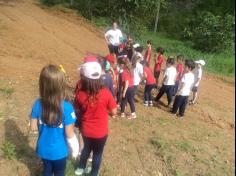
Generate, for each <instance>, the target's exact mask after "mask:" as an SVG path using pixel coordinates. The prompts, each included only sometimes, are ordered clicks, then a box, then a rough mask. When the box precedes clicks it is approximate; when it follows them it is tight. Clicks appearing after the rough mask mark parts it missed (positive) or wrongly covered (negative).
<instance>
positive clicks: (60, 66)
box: [59, 65, 66, 74]
mask: <svg viewBox="0 0 236 176" xmlns="http://www.w3.org/2000/svg"><path fill="white" fill-rule="evenodd" d="M59 68H60V70H61V71H62V72H63V73H65V74H66V71H65V69H64V68H63V66H62V65H59Z"/></svg>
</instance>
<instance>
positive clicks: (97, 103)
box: [75, 57, 116, 175]
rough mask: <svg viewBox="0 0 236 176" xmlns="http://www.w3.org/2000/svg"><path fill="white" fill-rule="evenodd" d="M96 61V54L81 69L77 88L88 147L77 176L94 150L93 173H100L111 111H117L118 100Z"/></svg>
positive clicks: (85, 140)
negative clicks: (102, 75)
mask: <svg viewBox="0 0 236 176" xmlns="http://www.w3.org/2000/svg"><path fill="white" fill-rule="evenodd" d="M96 60H97V59H96V57H90V59H87V62H85V63H84V64H82V65H81V67H80V68H79V72H80V78H81V80H80V84H79V86H78V87H77V90H76V95H75V100H76V104H75V106H76V109H78V111H77V112H78V113H79V115H80V116H81V133H82V136H83V140H84V148H83V150H82V153H81V156H80V161H79V166H78V168H77V169H76V170H75V175H83V174H84V173H85V168H86V163H87V160H88V158H89V155H90V153H91V152H93V162H92V170H91V173H90V174H91V175H98V171H99V167H100V164H101V158H102V153H103V149H104V146H105V143H106V140H107V136H108V112H110V113H111V115H113V116H114V115H115V114H116V102H115V100H114V98H113V96H112V94H111V92H110V91H109V90H108V89H106V88H104V86H103V84H102V81H101V73H102V69H101V66H100V64H99V63H98V62H97V61H96Z"/></svg>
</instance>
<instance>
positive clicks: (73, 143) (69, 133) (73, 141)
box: [65, 124, 79, 159]
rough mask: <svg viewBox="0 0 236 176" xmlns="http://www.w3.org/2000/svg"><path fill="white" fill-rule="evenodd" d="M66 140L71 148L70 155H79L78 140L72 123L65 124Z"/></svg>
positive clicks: (75, 156) (74, 156)
mask: <svg viewBox="0 0 236 176" xmlns="http://www.w3.org/2000/svg"><path fill="white" fill-rule="evenodd" d="M65 132H66V138H67V142H68V144H69V145H70V147H71V150H72V157H73V158H75V159H76V158H77V156H78V155H79V142H78V139H77V137H76V135H75V133H74V124H70V125H66V127H65Z"/></svg>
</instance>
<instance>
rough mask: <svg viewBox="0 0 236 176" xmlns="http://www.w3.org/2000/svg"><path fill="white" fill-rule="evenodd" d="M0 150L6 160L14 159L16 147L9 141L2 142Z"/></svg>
mask: <svg viewBox="0 0 236 176" xmlns="http://www.w3.org/2000/svg"><path fill="white" fill-rule="evenodd" d="M1 150H2V152H3V155H4V157H5V158H6V159H9V160H12V159H16V146H15V145H14V144H13V143H11V142H9V141H6V142H4V143H3V145H2V147H1Z"/></svg>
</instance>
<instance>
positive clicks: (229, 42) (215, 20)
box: [184, 12, 235, 52]
mask: <svg viewBox="0 0 236 176" xmlns="http://www.w3.org/2000/svg"><path fill="white" fill-rule="evenodd" d="M234 29H235V18H234V16H232V15H225V17H221V16H217V15H213V14H212V13H210V12H204V13H201V14H200V15H198V16H197V17H196V20H194V21H193V22H192V25H191V27H190V28H186V29H185V31H184V38H185V39H189V40H191V41H192V42H193V43H194V47H195V48H197V49H200V50H202V51H206V52H220V51H223V50H225V49H227V48H228V47H231V48H233V45H234V37H235V34H234Z"/></svg>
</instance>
